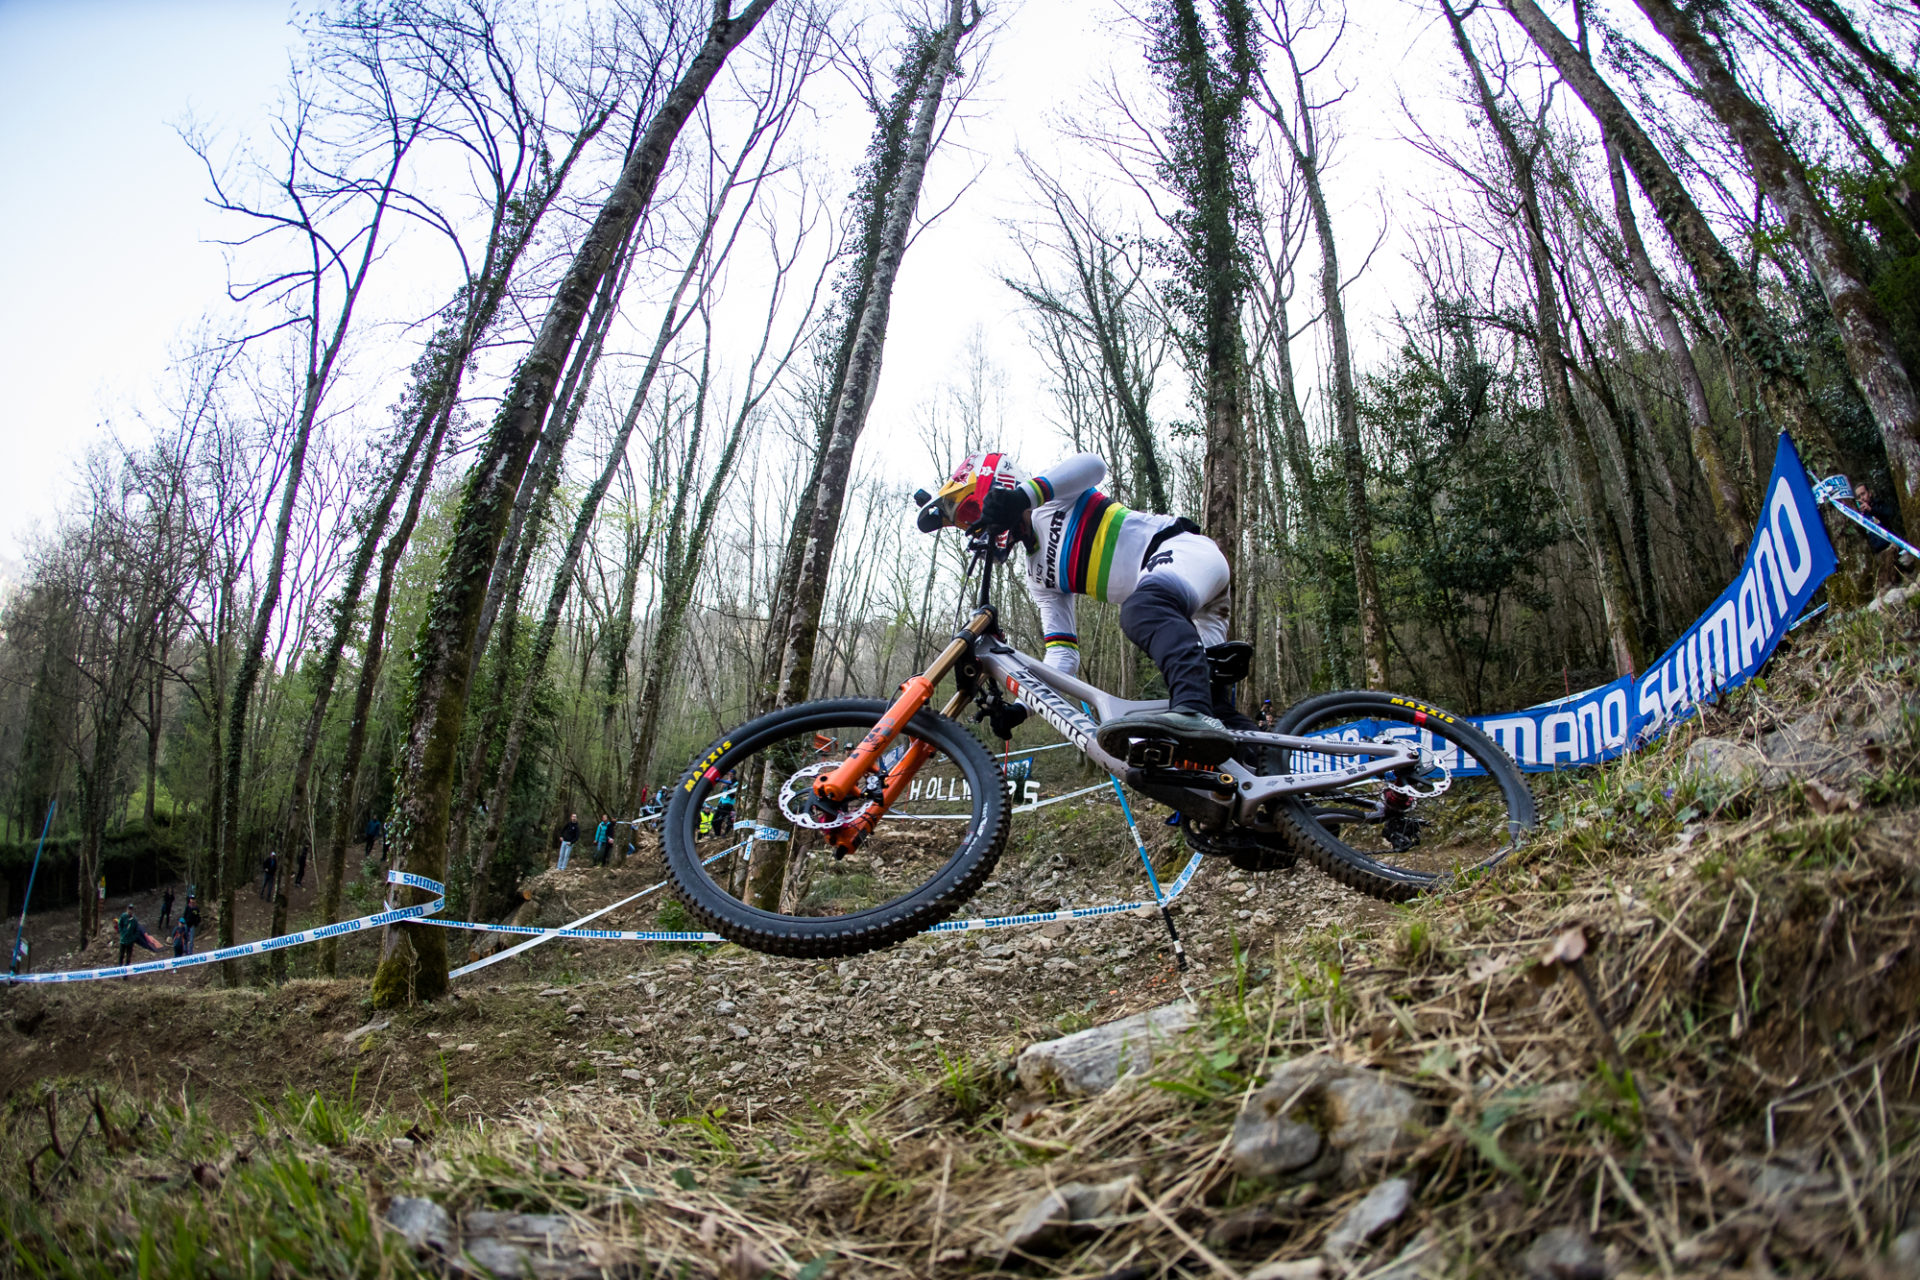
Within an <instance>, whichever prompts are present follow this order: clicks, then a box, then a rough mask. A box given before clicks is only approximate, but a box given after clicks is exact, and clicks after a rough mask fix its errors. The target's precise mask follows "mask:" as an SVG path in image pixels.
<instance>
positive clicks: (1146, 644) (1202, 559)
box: [920, 453, 1252, 764]
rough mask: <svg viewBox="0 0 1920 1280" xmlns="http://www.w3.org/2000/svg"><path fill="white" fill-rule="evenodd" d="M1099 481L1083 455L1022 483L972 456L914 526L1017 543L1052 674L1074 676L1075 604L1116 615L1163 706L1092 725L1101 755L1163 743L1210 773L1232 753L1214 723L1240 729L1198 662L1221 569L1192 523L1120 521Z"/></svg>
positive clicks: (1226, 601)
mask: <svg viewBox="0 0 1920 1280" xmlns="http://www.w3.org/2000/svg"><path fill="white" fill-rule="evenodd" d="M1106 476H1107V464H1106V463H1105V462H1103V461H1101V460H1100V458H1099V457H1098V456H1097V455H1095V454H1091V453H1081V454H1075V455H1074V456H1073V457H1071V458H1068V459H1066V460H1065V461H1063V462H1061V463H1059V464H1057V465H1055V466H1052V467H1049V468H1048V469H1047V470H1046V471H1044V472H1042V473H1041V474H1039V475H1036V476H1032V477H1027V476H1024V475H1022V474H1021V472H1020V469H1019V468H1018V466H1016V465H1015V464H1014V462H1013V460H1012V459H1011V458H1009V457H1008V456H1007V455H1006V454H1004V453H972V454H969V455H967V457H966V458H965V459H963V460H962V461H961V463H960V465H959V466H958V467H957V468H955V469H954V472H953V477H952V479H951V480H949V481H948V482H947V484H946V485H945V487H943V488H942V489H941V490H940V492H939V493H938V494H937V495H936V496H935V497H934V500H933V501H932V502H931V503H929V504H928V505H927V507H926V508H925V509H924V510H923V511H922V512H921V516H920V527H921V528H922V529H928V530H931V529H936V528H939V527H940V525H941V524H942V523H946V524H953V525H956V526H958V527H960V528H963V529H968V530H972V529H975V528H979V527H984V528H986V529H988V530H990V531H992V532H995V533H998V532H1001V531H1006V532H1010V533H1012V534H1013V535H1014V537H1015V538H1016V539H1018V540H1019V542H1020V544H1021V546H1022V547H1023V548H1025V550H1026V553H1027V572H1026V582H1027V590H1028V592H1029V593H1030V594H1031V595H1032V596H1033V601H1034V604H1036V605H1037V606H1038V607H1039V609H1040V622H1041V626H1042V628H1043V630H1044V632H1045V644H1046V663H1047V665H1048V666H1050V667H1052V668H1054V669H1055V670H1057V671H1062V672H1065V673H1066V674H1068V675H1072V674H1074V673H1075V672H1076V671H1078V670H1079V667H1080V644H1079V638H1078V636H1077V635H1076V634H1075V632H1074V597H1075V596H1083V595H1084V596H1091V597H1093V598H1094V599H1096V600H1108V601H1111V602H1113V603H1114V604H1117V605H1119V606H1120V630H1121V631H1122V632H1123V633H1125V635H1126V637H1127V639H1129V640H1131V641H1132V642H1133V643H1134V644H1135V645H1137V646H1139V648H1140V649H1141V650H1143V651H1144V652H1145V653H1146V654H1147V656H1148V657H1150V658H1152V659H1153V662H1154V665H1155V666H1157V667H1158V668H1159V669H1160V674H1161V676H1162V677H1163V678H1165V680H1166V682H1167V693H1168V701H1169V703H1170V704H1171V705H1170V706H1169V708H1168V709H1167V710H1165V711H1136V712H1134V713H1133V714H1131V715H1126V716H1121V717H1119V718H1117V719H1114V720H1111V721H1108V722H1107V723H1106V724H1103V725H1101V726H1100V730H1099V740H1100V745H1101V747H1102V748H1103V749H1104V750H1106V751H1109V752H1112V753H1113V754H1115V755H1124V754H1125V753H1126V744H1127V741H1128V739H1130V738H1170V739H1172V740H1173V741H1174V742H1176V743H1178V744H1179V745H1180V746H1181V747H1182V748H1183V749H1184V750H1185V751H1186V752H1187V754H1188V755H1190V756H1191V757H1193V759H1194V760H1195V761H1197V762H1198V763H1201V764H1215V763H1218V762H1219V761H1221V760H1224V759H1226V758H1227V757H1228V756H1229V755H1231V754H1233V749H1234V741H1233V737H1232V735H1231V733H1230V732H1229V730H1228V726H1227V725H1226V724H1224V723H1222V721H1221V719H1220V715H1221V714H1222V713H1225V714H1228V715H1232V716H1233V719H1234V721H1235V722H1236V724H1235V727H1236V728H1237V727H1241V726H1240V725H1239V724H1238V722H1239V721H1240V720H1242V719H1243V717H1241V716H1239V715H1237V714H1235V713H1233V711H1232V708H1231V705H1230V704H1229V705H1226V706H1217V705H1216V703H1215V699H1214V685H1213V681H1212V677H1211V673H1210V669H1209V667H1208V663H1207V649H1208V648H1209V647H1210V646H1212V645H1216V644H1221V643H1223V642H1224V641H1225V640H1226V638H1227V620H1228V618H1229V617H1230V616H1231V601H1232V594H1231V592H1232V582H1231V570H1230V569H1229V567H1228V565H1227V558H1226V557H1225V556H1224V555H1222V554H1221V553H1220V548H1219V547H1218V546H1217V545H1216V544H1215V543H1214V541H1213V539H1211V538H1209V537H1207V536H1206V535H1205V534H1203V533H1201V532H1200V527H1199V526H1198V525H1196V524H1194V523H1193V522H1192V521H1191V520H1188V519H1185V518H1184V517H1179V516H1166V515H1155V514H1152V513H1150V512H1145V511H1133V510H1129V509H1128V508H1126V507H1123V506H1121V505H1120V504H1119V503H1117V502H1115V501H1114V500H1113V499H1112V498H1110V497H1108V496H1107V495H1106V494H1104V493H1101V492H1100V491H1099V489H1097V488H1095V486H1096V485H1098V484H1099V483H1100V482H1101V481H1102V480H1104V479H1106ZM1245 727H1249V728H1250V727H1252V722H1251V721H1248V722H1247V724H1246V726H1245Z"/></svg>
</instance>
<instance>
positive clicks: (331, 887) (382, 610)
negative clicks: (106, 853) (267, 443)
mask: <svg viewBox="0 0 1920 1280" xmlns="http://www.w3.org/2000/svg"><path fill="white" fill-rule="evenodd" d="M452 423H453V405H452V403H451V402H449V403H447V404H446V405H444V406H443V407H442V409H441V412H440V416H439V417H438V418H437V419H435V421H434V427H433V436H432V438H431V439H430V440H429V441H428V444H427V453H426V456H425V457H424V458H423V459H421V462H420V470H419V472H418V473H417V474H416V475H415V476H414V480H413V488H412V491H411V492H409V493H408V495H407V506H406V510H405V511H403V512H402V513H401V516H400V523H399V524H398V525H396V526H395V527H394V530H393V533H392V534H391V535H390V536H389V537H388V538H387V545H386V547H385V549H384V550H382V551H381V553H380V577H379V581H378V583H377V584H376V585H375V587H374V592H373V604H372V606H371V608H370V609H369V610H368V613H367V641H366V646H365V648H364V649H363V650H362V652H361V656H360V677H359V679H358V680H357V681H356V682H355V683H354V689H353V710H352V711H351V712H350V713H349V714H348V717H347V742H346V747H345V749H344V750H343V751H342V753H341V757H340V778H339V794H338V795H337V797H336V798H335V800H334V805H333V824H332V830H331V832H330V833H329V835H328V838H327V860H326V865H325V868H324V870H323V874H324V875H325V877H326V879H325V882H324V883H325V888H324V889H323V890H322V892H321V903H320V913H321V918H322V919H323V920H324V921H325V922H326V923H328V924H333V923H335V922H336V921H338V920H339V919H340V895H341V890H342V888H343V881H344V880H345V877H346V868H347V847H348V844H349V843H350V841H351V840H352V838H353V821H354V818H355V817H356V816H357V815H358V813H359V801H360V765H361V761H362V760H363V759H364V758H365V755H366V749H367V734H368V730H369V728H370V727H371V725H370V718H371V717H372V715H373V694H374V690H375V688H376V687H378V685H379V683H380V667H381V664H382V663H383V661H384V660H385V658H386V651H387V619H388V616H389V615H390V613H391V612H392V609H393V579H394V574H395V573H396V572H397V571H398V569H399V567H400V557H401V556H402V554H404V553H405V551H406V549H407V543H408V541H409V540H410V539H411V538H412V537H413V530H414V527H415V525H417V524H418V523H419V521H420V509H421V507H422V506H423V505H425V502H426V496H427V490H428V489H429V488H430V487H431V486H432V482H433V472H434V467H435V466H436V464H437V463H438V462H439V459H440V451H441V449H442V447H443V446H444V445H445V443H446V438H447V432H448V429H449V428H450V427H451V425H452ZM339 954H340V944H339V939H337V938H326V939H324V940H322V941H321V943H320V971H321V972H322V973H324V974H326V975H328V976H329V977H331V976H332V975H333V974H334V973H335V972H336V971H337V968H338V965H339Z"/></svg>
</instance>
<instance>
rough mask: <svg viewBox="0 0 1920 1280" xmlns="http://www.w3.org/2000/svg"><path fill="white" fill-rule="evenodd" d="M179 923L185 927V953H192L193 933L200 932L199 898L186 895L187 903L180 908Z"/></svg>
mask: <svg viewBox="0 0 1920 1280" xmlns="http://www.w3.org/2000/svg"><path fill="white" fill-rule="evenodd" d="M180 923H181V924H183V925H185V926H186V929H187V954H188V955H192V954H193V939H194V935H195V934H197V933H199V932H200V899H198V898H196V897H195V896H194V895H193V894H191V893H189V894H188V895H187V905H186V906H184V907H182V908H180Z"/></svg>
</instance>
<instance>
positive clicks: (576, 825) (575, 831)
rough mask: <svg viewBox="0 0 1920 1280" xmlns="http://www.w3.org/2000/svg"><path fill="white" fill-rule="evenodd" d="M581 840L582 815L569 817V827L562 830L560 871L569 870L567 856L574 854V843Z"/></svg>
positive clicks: (570, 815) (573, 814)
mask: <svg viewBox="0 0 1920 1280" xmlns="http://www.w3.org/2000/svg"><path fill="white" fill-rule="evenodd" d="M579 838H580V815H579V814H577V813H570V814H568V815H567V825H566V826H564V827H561V828H560V870H562V871H565V870H566V869H567V855H568V854H570V853H572V852H573V842H574V841H576V840H578V839H579Z"/></svg>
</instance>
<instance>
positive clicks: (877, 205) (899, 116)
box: [748, 0, 979, 910]
mask: <svg viewBox="0 0 1920 1280" xmlns="http://www.w3.org/2000/svg"><path fill="white" fill-rule="evenodd" d="M964 4H965V0H948V3H947V20H946V23H945V24H944V25H943V26H941V27H938V28H936V29H934V30H932V31H925V32H921V33H919V34H918V37H917V39H916V40H915V43H914V47H913V48H912V49H911V50H910V52H909V54H908V59H907V74H905V75H903V76H902V77H901V84H900V88H899V89H898V90H897V91H896V92H895V94H894V97H893V99H892V101H891V102H890V103H889V104H888V105H887V109H885V110H882V111H881V112H880V121H879V126H878V128H877V129H876V131H875V139H874V144H873V147H872V154H873V164H872V173H871V175H870V181H871V183H872V186H871V187H870V189H869V191H868V192H867V193H866V195H865V199H866V200H867V201H868V202H869V203H868V206H867V217H866V218H865V219H863V221H864V222H865V223H866V225H867V227H868V228H869V233H870V234H869V237H868V239H867V240H866V242H865V244H864V245H863V256H862V260H861V261H860V262H859V263H858V264H856V267H855V269H854V270H855V278H856V280H858V281H859V284H858V285H857V286H856V287H857V289H858V297H857V302H858V305H857V306H849V307H848V309H847V311H846V326H847V327H846V330H845V334H846V336H845V338H843V340H842V348H841V349H842V351H844V353H845V360H844V369H845V373H844V375H843V376H840V377H837V378H836V380H835V381H836V383H837V385H836V387H835V389H834V393H833V396H832V399H831V401H830V406H831V422H832V426H831V427H830V428H829V429H828V430H827V431H826V432H825V433H824V437H825V448H823V449H822V450H821V452H820V456H819V465H818V467H817V468H816V470H815V473H814V476H813V481H812V484H811V485H810V487H809V488H810V492H809V500H810V501H811V502H812V504H813V506H812V510H811V511H810V513H809V515H808V521H807V528H806V533H805V541H804V542H803V543H802V544H801V546H800V549H799V550H800V553H799V564H798V566H797V569H796V572H795V574H794V587H793V593H792V599H791V603H790V606H789V607H790V614H789V617H788V620H787V634H786V643H785V648H784V656H783V658H782V662H781V669H780V681H779V690H780V692H779V701H780V705H781V706H792V705H793V704H795V703H798V702H804V701H806V699H807V694H808V691H809V690H810V689H811V687H812V683H813V655H814V645H815V642H816V641H817V640H818V638H819V632H820V618H821V613H822V611H823V609H824V607H825V603H826V592H827V577H828V575H829V574H830V573H831V572H832V569H833V553H834V547H835V545H836V543H837V542H838V539H839V536H840V515H841V512H842V511H843V510H844V509H845V506H846V498H847V489H848V487H849V482H850V480H851V479H852V475H853V450H854V446H855V445H856V444H858V443H859V440H860V432H861V431H862V430H863V429H864V428H865V426H866V424H867V410H868V409H869V408H870V407H871V406H872V404H873V397H874V393H875V392H876V391H877V390H878V389H879V385H880V355H881V350H882V348H883V347H884V346H885V344H886V340H887V317H888V315H889V314H890V312H891V309H892V305H893V283H894V280H895V279H896V278H897V277H898V275H899V274H900V262H901V260H902V259H903V258H904V257H905V256H906V252H907V240H908V238H909V234H910V233H911V231H912V229H913V216H914V211H915V210H916V209H917V208H918V207H919V203H920V185H921V182H922V180H923V179H924V178H925V176H926V171H927V158H928V156H929V155H930V154H931V153H932V151H933V142H934V125H935V123H936V122H937V121H938V119H939V115H940V104H941V102H942V100H943V98H944V96H945V91H946V86H947V82H948V80H950V79H951V78H952V77H953V74H954V69H955V64H956V62H957V60H958V57H959V49H960V41H961V39H962V38H963V37H964V36H965V35H966V34H967V33H968V32H970V31H971V30H973V27H974V24H975V23H977V22H978V21H979V15H978V12H977V11H976V13H975V15H974V19H973V21H971V22H969V21H968V20H967V19H966V13H965V9H964ZM909 119H910V120H911V121H912V126H911V128H910V129H908V130H905V131H902V130H901V128H900V125H901V124H902V123H903V122H905V121H907V120H909ZM875 215H880V216H879V217H878V225H877V227H876V226H875V222H876V217H875ZM764 820H766V819H765V818H764V817H763V821H764ZM770 847H771V846H770ZM782 847H784V846H782ZM785 873H786V864H785V860H784V858H782V857H779V856H765V855H763V856H761V857H760V858H758V859H756V860H755V862H754V867H753V881H752V883H751V885H750V886H749V887H748V893H749V895H750V896H751V898H752V900H753V901H754V902H755V903H757V904H760V905H761V906H762V907H763V908H765V909H768V910H772V909H774V908H775V907H776V906H777V904H778V902H779V894H780V885H781V881H782V879H783V878H784V876H785Z"/></svg>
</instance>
